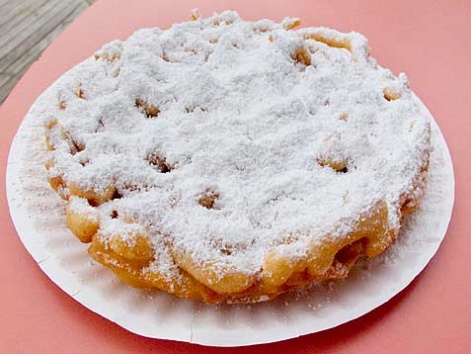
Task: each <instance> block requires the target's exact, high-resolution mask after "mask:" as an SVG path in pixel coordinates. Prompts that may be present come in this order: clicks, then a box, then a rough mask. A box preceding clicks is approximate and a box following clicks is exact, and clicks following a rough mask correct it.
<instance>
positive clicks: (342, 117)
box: [339, 112, 348, 122]
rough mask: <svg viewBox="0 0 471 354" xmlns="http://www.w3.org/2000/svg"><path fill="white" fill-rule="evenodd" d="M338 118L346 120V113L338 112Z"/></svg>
mask: <svg viewBox="0 0 471 354" xmlns="http://www.w3.org/2000/svg"><path fill="white" fill-rule="evenodd" d="M339 119H340V120H343V121H344V122H346V121H347V120H348V113H345V112H343V113H340V116H339Z"/></svg>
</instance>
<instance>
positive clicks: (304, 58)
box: [291, 47, 311, 66]
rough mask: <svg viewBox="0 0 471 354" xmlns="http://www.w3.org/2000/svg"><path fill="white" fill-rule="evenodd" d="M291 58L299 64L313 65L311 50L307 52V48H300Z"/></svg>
mask: <svg viewBox="0 0 471 354" xmlns="http://www.w3.org/2000/svg"><path fill="white" fill-rule="evenodd" d="M291 58H292V59H293V60H294V61H296V62H298V63H302V64H304V65H306V66H307V65H311V54H310V53H309V50H307V49H306V48H305V47H300V48H298V49H296V50H295V51H294V53H292V54H291Z"/></svg>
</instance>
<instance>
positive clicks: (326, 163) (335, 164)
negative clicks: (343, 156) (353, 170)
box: [317, 158, 348, 173]
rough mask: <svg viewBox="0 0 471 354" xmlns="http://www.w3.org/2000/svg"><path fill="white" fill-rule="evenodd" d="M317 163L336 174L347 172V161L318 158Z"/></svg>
mask: <svg viewBox="0 0 471 354" xmlns="http://www.w3.org/2000/svg"><path fill="white" fill-rule="evenodd" d="M317 163H318V164H319V165H320V166H321V167H329V168H331V169H332V170H334V171H335V172H337V173H347V172H348V160H332V159H328V158H318V159H317Z"/></svg>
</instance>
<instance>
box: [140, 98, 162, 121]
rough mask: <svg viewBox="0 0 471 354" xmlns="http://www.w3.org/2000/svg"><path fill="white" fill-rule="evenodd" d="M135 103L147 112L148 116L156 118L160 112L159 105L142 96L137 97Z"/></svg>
mask: <svg viewBox="0 0 471 354" xmlns="http://www.w3.org/2000/svg"><path fill="white" fill-rule="evenodd" d="M135 105H136V107H137V108H139V109H141V110H142V111H143V112H144V113H145V115H146V117H147V118H155V117H157V116H158V115H159V113H160V111H159V108H158V107H157V106H154V105H153V104H150V103H148V102H146V101H144V100H142V99H140V98H136V101H135Z"/></svg>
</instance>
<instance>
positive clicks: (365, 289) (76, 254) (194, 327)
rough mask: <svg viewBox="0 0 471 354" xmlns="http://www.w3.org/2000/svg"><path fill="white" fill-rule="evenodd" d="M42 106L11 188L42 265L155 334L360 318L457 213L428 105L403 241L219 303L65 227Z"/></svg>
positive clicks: (204, 335)
mask: <svg viewBox="0 0 471 354" xmlns="http://www.w3.org/2000/svg"><path fill="white" fill-rule="evenodd" d="M44 96H46V94H44V95H42V98H44ZM35 106H38V105H37V104H35ZM422 106H423V105H422ZM34 110H35V108H34V106H33V108H32V110H31V111H30V113H29V114H28V115H27V116H26V117H25V119H24V121H23V122H22V124H21V126H20V128H19V130H18V133H17V134H16V137H15V139H14V141H13V144H12V147H11V151H10V156H9V160H8V167H7V178H6V180H7V196H8V202H9V206H10V212H11V216H12V219H13V222H14V224H15V227H16V229H17V231H18V235H19V236H20V238H21V241H22V242H23V243H24V245H25V247H26V248H27V250H28V251H29V253H30V254H31V255H32V256H33V258H34V259H35V260H36V262H37V263H38V265H39V267H41V269H42V270H43V271H44V272H45V273H46V274H47V275H48V277H49V278H50V279H51V280H52V281H53V282H54V283H56V284H57V285H58V286H59V287H60V288H61V289H62V290H64V291H65V292H66V293H67V294H69V295H70V296H72V297H73V298H74V299H75V300H77V301H78V302H80V303H81V304H83V305H84V306H86V307H87V308H89V309H90V310H92V311H94V312H96V313H98V314H100V315H101V316H103V317H105V318H107V319H109V320H111V321H113V322H116V323H117V324H119V325H120V326H122V327H124V328H126V329H128V330H129V331H131V332H134V333H137V334H140V335H143V336H146V337H153V338H162V339H173V340H179V341H185V342H192V343H199V344H205V345H211V346H242V345H250V344H259V343H269V342H276V341H281V340H284V339H288V338H294V337H298V336H300V335H304V334H309V333H314V332H318V331H322V330H325V329H328V328H332V327H335V326H338V325H340V324H342V323H345V322H348V321H351V320H353V319H355V318H358V317H360V316H362V315H364V314H366V313H368V312H370V311H372V310H373V309H375V308H377V307H378V306H380V305H382V304H384V303H385V302H387V301H388V300H389V299H391V298H392V297H393V296H394V295H396V294H397V293H399V292H400V291H401V290H403V289H404V288H405V287H406V286H407V285H408V284H410V283H411V282H412V280H413V279H414V278H415V277H416V276H417V275H418V274H419V273H420V272H421V271H422V270H423V269H424V268H425V266H426V265H427V263H428V262H429V261H430V259H431V258H432V256H433V255H434V254H435V252H436V251H437V249H438V247H439V245H440V243H441V241H442V239H443V238H444V237H445V233H446V230H447V227H448V223H449V220H450V217H451V211H452V208H453V199H454V178H453V167H452V163H451V159H450V155H449V152H448V148H447V146H446V143H445V140H444V138H443V136H442V134H441V132H440V130H439V128H438V126H437V124H436V123H435V121H434V120H433V117H432V116H431V115H430V113H429V112H428V111H427V109H426V108H425V106H423V114H424V116H426V117H428V118H429V119H430V121H431V122H432V144H433V152H432V155H431V161H430V169H429V171H430V174H429V179H428V184H427V191H426V195H425V199H424V201H423V204H422V206H421V208H420V210H419V211H418V212H416V213H415V214H414V215H413V216H412V217H408V218H407V219H406V223H405V226H404V228H403V230H402V231H401V234H400V237H399V239H398V242H397V243H396V244H394V245H393V247H391V248H390V249H389V250H388V251H387V252H386V253H385V254H383V255H382V256H380V257H379V258H377V259H375V260H374V261H373V262H369V263H365V264H363V265H361V266H359V267H356V268H355V269H354V271H353V273H352V276H351V277H349V278H347V279H345V280H341V281H332V282H328V283H326V284H323V285H319V286H316V287H313V288H312V289H310V290H309V291H304V292H303V293H297V294H288V295H284V296H281V297H279V298H278V299H276V300H274V301H272V302H267V303H260V304H254V305H250V306H249V305H218V306H210V305H205V304H200V303H196V302H193V301H189V300H181V299H177V298H174V297H173V296H171V295H168V294H164V293H158V292H153V293H149V292H145V291H142V290H137V289H133V288H130V287H128V286H126V285H124V284H123V283H121V282H120V281H119V280H118V279H117V278H116V277H115V276H114V275H113V274H112V273H111V271H109V270H108V269H106V268H104V267H102V266H101V265H99V264H96V263H94V262H92V261H91V260H90V259H89V257H88V254H87V252H86V249H87V246H86V245H83V244H81V243H80V242H79V241H77V240H76V238H75V237H74V236H73V235H72V234H71V233H70V232H69V231H68V229H67V227H66V226H65V222H64V219H65V218H64V202H63V201H62V200H60V198H59V197H58V196H57V195H56V193H55V192H53V191H52V190H51V188H50V187H49V184H48V183H47V181H46V178H45V172H44V167H43V161H44V154H45V151H44V137H43V130H42V126H41V124H40V122H38V121H37V119H35V118H34V117H37V116H38V114H37V113H38V112H37V110H36V111H34ZM33 113H34V114H33Z"/></svg>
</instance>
